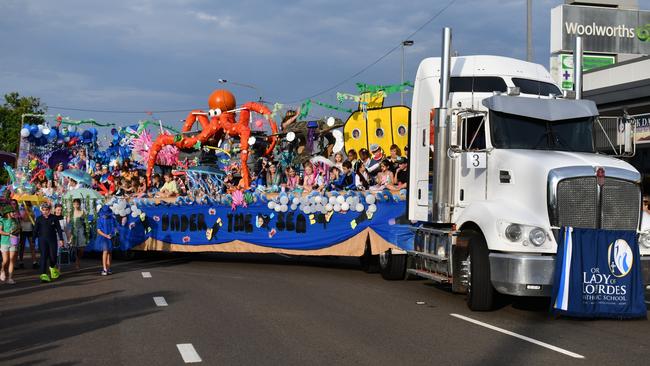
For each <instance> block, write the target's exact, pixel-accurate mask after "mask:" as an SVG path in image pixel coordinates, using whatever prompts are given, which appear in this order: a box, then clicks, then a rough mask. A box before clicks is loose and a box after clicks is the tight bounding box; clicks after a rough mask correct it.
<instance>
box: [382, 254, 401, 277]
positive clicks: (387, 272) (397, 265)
mask: <svg viewBox="0 0 650 366" xmlns="http://www.w3.org/2000/svg"><path fill="white" fill-rule="evenodd" d="M379 272H381V276H382V277H383V278H384V279H385V280H389V281H394V280H403V279H404V275H405V274H406V255H405V254H393V253H392V250H390V249H389V250H387V251H385V252H384V253H381V254H380V255H379Z"/></svg>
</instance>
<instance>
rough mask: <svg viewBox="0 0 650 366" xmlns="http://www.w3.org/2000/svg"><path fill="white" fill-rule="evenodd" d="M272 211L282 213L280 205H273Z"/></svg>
mask: <svg viewBox="0 0 650 366" xmlns="http://www.w3.org/2000/svg"><path fill="white" fill-rule="evenodd" d="M273 209H274V210H275V212H280V211H282V205H275V207H274V208H273Z"/></svg>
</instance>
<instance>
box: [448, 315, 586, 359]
mask: <svg viewBox="0 0 650 366" xmlns="http://www.w3.org/2000/svg"><path fill="white" fill-rule="evenodd" d="M449 315H451V316H453V317H455V318H458V319H461V320H464V321H467V322H470V323H474V324H476V325H480V326H482V327H485V328H488V329H492V330H494V331H497V332H500V333H503V334H507V335H509V336H512V337H515V338H519V339H521V340H524V341H526V342H530V343H533V344H536V345H538V346H541V347H544V348H548V349H550V350H553V351H555V352H559V353H562V354H564V355H567V356H570V357H573V358H585V356H583V355H579V354H577V353H573V352H571V351H567V350H565V349H562V348H560V347H556V346H554V345H551V344H548V343H544V342H542V341H538V340H536V339H533V338H530V337H526V336H523V335H521V334H517V333H514V332H511V331H509V330H505V329H502V328H499V327H495V326H494V325H490V324H487V323H483V322H481V321H478V320H474V319H472V318H468V317H466V316H463V315H460V314H454V313H451V314H449Z"/></svg>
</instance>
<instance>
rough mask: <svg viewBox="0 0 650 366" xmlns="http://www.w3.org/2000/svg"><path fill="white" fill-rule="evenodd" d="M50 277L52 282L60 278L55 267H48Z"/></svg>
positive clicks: (59, 273)
mask: <svg viewBox="0 0 650 366" xmlns="http://www.w3.org/2000/svg"><path fill="white" fill-rule="evenodd" d="M50 277H52V279H53V280H56V279H57V278H59V277H61V272H59V270H58V269H56V267H50Z"/></svg>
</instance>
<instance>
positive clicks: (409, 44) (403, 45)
mask: <svg viewBox="0 0 650 366" xmlns="http://www.w3.org/2000/svg"><path fill="white" fill-rule="evenodd" d="M413 43H415V42H413V41H412V40H410V39H407V40H405V41H402V77H401V83H400V84H404V58H405V55H404V47H409V46H413ZM399 96H400V105H404V90H402V91H400V93H399Z"/></svg>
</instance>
